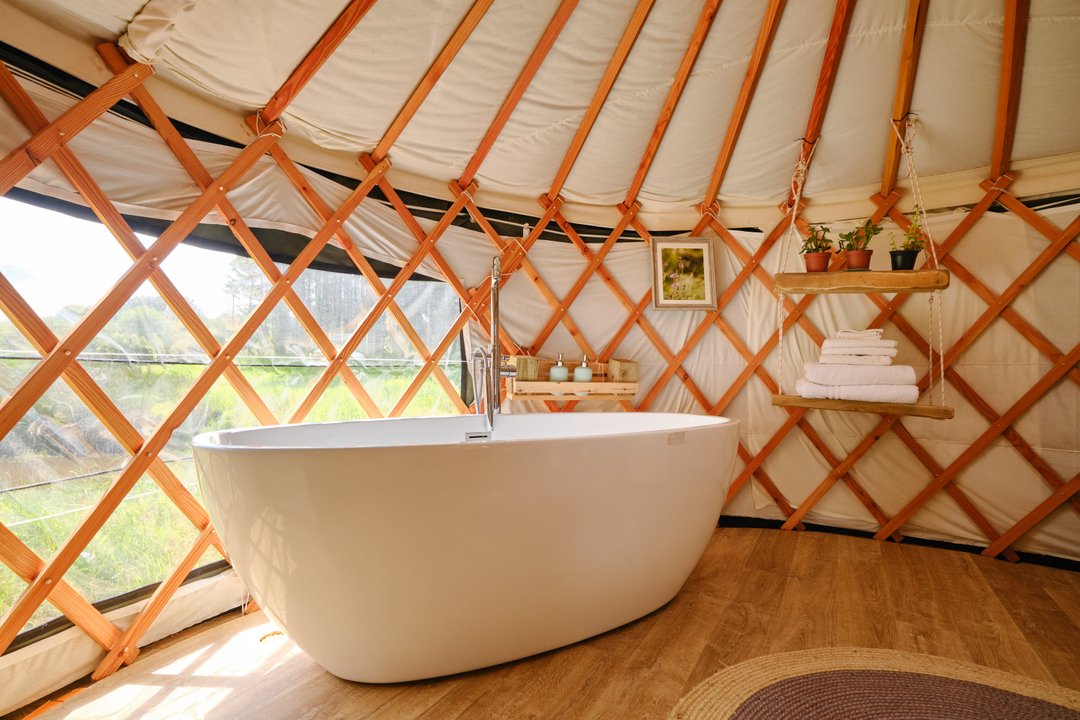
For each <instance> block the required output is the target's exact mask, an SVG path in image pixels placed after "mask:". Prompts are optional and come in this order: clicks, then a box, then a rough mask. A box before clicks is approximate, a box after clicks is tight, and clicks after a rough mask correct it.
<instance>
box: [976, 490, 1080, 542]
mask: <svg viewBox="0 0 1080 720" xmlns="http://www.w3.org/2000/svg"><path fill="white" fill-rule="evenodd" d="M1077 493H1080V473H1077V474H1076V475H1073V477H1072V479H1071V480H1069V482H1067V483H1065V484H1064V485H1062V486H1061V487H1060V488H1058V489H1057V490H1055V491H1054V493H1053V494H1052V495H1051V496H1050V497H1048V498H1046V499H1045V500H1043V501H1042V502H1041V503H1039V504H1038V505H1036V506H1035V508H1034V509H1033V510H1031V512H1029V513H1028V514H1027V515H1025V516H1024V517H1022V518H1020V519H1019V520H1018V521H1017V522H1016V524H1015V525H1013V526H1012V527H1011V528H1009V529H1008V530H1006V531H1005V532H1003V533H1002V534H1001V537H999V538H998V539H997V540H995V541H994V542H992V543H990V545H989V547H987V548H986V549H985V550H983V551H982V554H983V555H985V556H986V557H996V556H997V555H999V554H1001V553H1002V552H1003V551H1004V549H1005V548H1007V547H1008V546H1009V545H1011V544H1012V543H1014V542H1016V541H1017V540H1019V539H1020V538H1021V537H1022V536H1023V535H1024V534H1025V533H1027V532H1028V531H1030V530H1032V529H1033V528H1034V527H1035V526H1036V525H1038V524H1039V523H1040V522H1042V521H1043V520H1044V519H1046V517H1047V516H1048V515H1049V514H1050V513H1052V512H1054V510H1057V509H1058V508H1059V507H1061V504H1062V503H1064V502H1065V501H1066V500H1068V499H1069V498H1071V497H1073V496H1075V495H1076V494H1077Z"/></svg>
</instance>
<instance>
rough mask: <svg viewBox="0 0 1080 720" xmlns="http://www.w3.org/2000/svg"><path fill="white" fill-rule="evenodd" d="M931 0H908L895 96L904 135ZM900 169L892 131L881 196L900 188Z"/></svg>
mask: <svg viewBox="0 0 1080 720" xmlns="http://www.w3.org/2000/svg"><path fill="white" fill-rule="evenodd" d="M929 6H930V0H908V8H907V15H906V18H905V20H904V41H903V44H902V46H901V49H900V71H899V73H898V76H897V78H896V94H895V96H894V97H893V109H892V123H893V125H894V126H896V127H897V128H898V130H899V131H900V135H903V128H901V127H900V125H901V124H902V123H903V122H904V121H905V120H906V119H907V117H908V115H909V114H910V113H911V98H912V95H913V94H914V92H915V75H916V73H917V72H918V69H919V56H920V55H921V53H922V41H923V36H924V35H925V34H926V16H927V12H928V10H929ZM899 169H900V137H899V136H898V135H897V133H895V132H889V134H888V135H887V137H886V138H885V164H884V167H883V169H882V172H881V197H888V196H889V195H890V194H891V193H892V191H893V190H894V189H895V188H896V175H897V172H898V171H899Z"/></svg>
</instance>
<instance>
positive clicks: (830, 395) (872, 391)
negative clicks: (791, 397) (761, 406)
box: [795, 378, 919, 405]
mask: <svg viewBox="0 0 1080 720" xmlns="http://www.w3.org/2000/svg"><path fill="white" fill-rule="evenodd" d="M795 392H796V393H798V395H799V397H804V398H823V399H825V400H859V401H862V402H888V403H906V404H909V405H910V404H913V403H916V402H918V401H919V388H918V387H917V386H915V385H818V384H817V383H813V382H810V381H809V380H807V379H806V378H799V379H798V380H796V381H795Z"/></svg>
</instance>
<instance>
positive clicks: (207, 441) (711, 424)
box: [191, 411, 740, 452]
mask: <svg viewBox="0 0 1080 720" xmlns="http://www.w3.org/2000/svg"><path fill="white" fill-rule="evenodd" d="M573 414H574V415H586V416H592V417H596V416H610V415H618V416H626V415H633V414H635V413H626V412H597V413H588V412H587V413H573ZM641 414H642V415H653V416H664V417H680V418H697V419H698V420H699V421H704V422H698V421H695V422H694V424H690V425H682V426H671V427H654V428H650V429H642V430H629V431H621V432H603V433H596V432H590V431H589V430H588V429H587V428H585V429H583V431H582V432H578V433H576V434H574V435H538V436H532V437H515V438H502V439H500V438H498V437H495V438H492V439H491V440H477V441H471V442H470V441H466V440H464V439H462V440H458V441H454V442H421V441H419V440H420V439H419V438H417V441H411V442H402V443H393V444H382V445H344V444H340V443H339V444H327V445H301V444H280V443H277V444H273V445H270V444H263V445H237V444H231V443H222V442H213V439H215V438H220V437H221V436H222V435H224V434H241V433H255V432H261V431H277V430H285V429H287V428H297V427H305V428H310V427H313V426H331V425H333V426H341V425H347V424H358V425H359V424H361V423H377V422H390V421H393V422H408V421H425V420H426V421H431V420H438V419H442V418H476V421H477V422H479V421H480V419H481V418H482V417H483V416H481V415H473V414H459V415H429V416H423V417H404V418H401V417H399V418H359V419H356V420H327V421H321V422H307V423H305V422H299V423H280V424H277V425H257V426H252V427H242V428H228V429H222V430H211V431H209V432H204V433H199V434H198V435H195V436H194V437H192V439H191V446H192V448H193V449H198V450H209V451H226V450H227V451H229V452H240V451H258V452H265V451H270V450H273V451H296V450H318V451H321V452H337V451H345V450H373V449H394V448H406V447H408V448H420V447H452V446H484V445H492V444H498V445H508V444H518V443H530V444H531V443H541V442H558V441H560V440H571V439H594V440H595V439H600V438H605V437H626V436H635V435H650V434H656V433H674V432H688V431H693V430H706V429H710V428H716V427H723V426H727V425H731V426H738V425H739V424H740V420H739V419H738V418H731V417H727V416H725V415H699V414H695V413H671V412H658V413H652V412H648V411H646V412H644V413H641ZM529 415H536V416H539V417H549V416H553V415H558V413H507V416H516V417H524V416H529ZM496 427H498V419H496ZM282 434H285V433H282Z"/></svg>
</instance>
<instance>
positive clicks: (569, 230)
mask: <svg viewBox="0 0 1080 720" xmlns="http://www.w3.org/2000/svg"><path fill="white" fill-rule="evenodd" d="M545 201H547V196H546V195H541V196H540V204H541V205H543V204H545ZM555 220H556V222H557V223H558V225H559V227H560V228H561V229H562V230H563V232H564V233H566V236H567V237H568V238H570V241H571V242H572V243H573V244H574V246H575V247H576V248H577V249H578V251H579V252H580V253H581V255H582V257H584V258H585V262H586V263H591V262H592V261H593V260H594V258H595V257H596V255H595V253H593V251H592V249H591V248H590V247H589V246H588V244H587V243H586V242H585V241H584V240H583V239H582V237H581V235H579V234H578V232H577V230H575V229H574V227H573V226H572V225H571V224H570V223H569V222H568V221H567V220H566V218H565V217H563V216H562V215H561V214H558V215H556V216H555ZM638 233H639V234H642V233H644V234H642V237H643V238H645V240H646V243H649V242H650V241H651V238H648V237H646V236H647V234H648V233H647V231H646V230H645V229H644V227H642V228H641V229H639V230H638ZM596 274H597V275H598V276H599V277H600V279H601V280H602V281H603V283H604V284H605V285H607V287H608V289H609V290H611V292H612V293H613V294H614V295H615V297H616V299H618V300H619V302H620V303H622V305H623V307H624V308H626V310H627V311H628V312H629V313H630V317H629V319H628V321H632V323H631V327H632V326H633V325H637V326H638V327H639V328H640V329H641V331H642V333H643V334H644V335H645V337H646V338H647V339H648V340H649V342H651V343H652V344H653V347H654V348H656V350H657V352H659V353H660V356H661V357H662V358H663V359H664V361H665V362H667V363H671V362H672V361H673V360H674V358H675V354H674V353H673V352H672V351H671V349H670V348H668V346H667V343H665V342H664V339H663V338H662V337H661V336H660V333H659V332H657V330H656V328H654V327H653V325H652V323H650V322H649V321H648V319H647V318H646V317H645V315H644V307H641V308H640V309H639V307H638V305H637V304H635V303H634V301H633V300H632V299H631V298H630V295H629V294H627V292H626V291H625V290H624V289H623V287H622V285H620V284H619V282H618V281H617V280H616V279H615V278H614V276H612V275H611V273H609V272H608V271H607V269H606V268H605V267H604V266H603V264H600V265H598V266H597V268H596ZM646 298H647V302H648V301H651V298H652V290H651V289H650V290H649V291H648V293H647V295H646ZM627 332H629V328H628V329H627ZM623 337H624V336H623ZM621 341H622V337H619V341H618V342H609V343H608V344H607V346H606V347H605V348H604V350H603V351H602V352H601V353H600V354H599V355H597V358H596V359H597V361H598V362H607V361H608V360H610V359H611V358H612V357H613V356H614V354H615V352H616V351H617V349H618V345H619V342H621ZM680 371H681V372H680ZM675 372H676V374H678V375H679V377H680V379H681V380H682V381H683V383H684V384H685V385H686V388H687V390H689V391H690V394H691V395H693V396H694V398H695V400H697V402H698V404H699V405H701V407H702V408H703V409H708V407H709V400H708V398H706V397H705V394H704V393H703V392H702V391H701V389H700V388H699V387H698V386H697V383H695V382H694V380H693V379H692V378H691V377H690V374H689V373H688V372H686V370H685V368H682V367H678V368H677V369H676V370H675ZM576 404H577V403H576V402H574V401H571V402H569V403H567V404H566V406H564V407H565V411H566V412H569V411H570V410H572V409H573V406H575V405H576ZM634 409H635V410H640V409H641V408H640V406H639V407H637V408H634Z"/></svg>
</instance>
